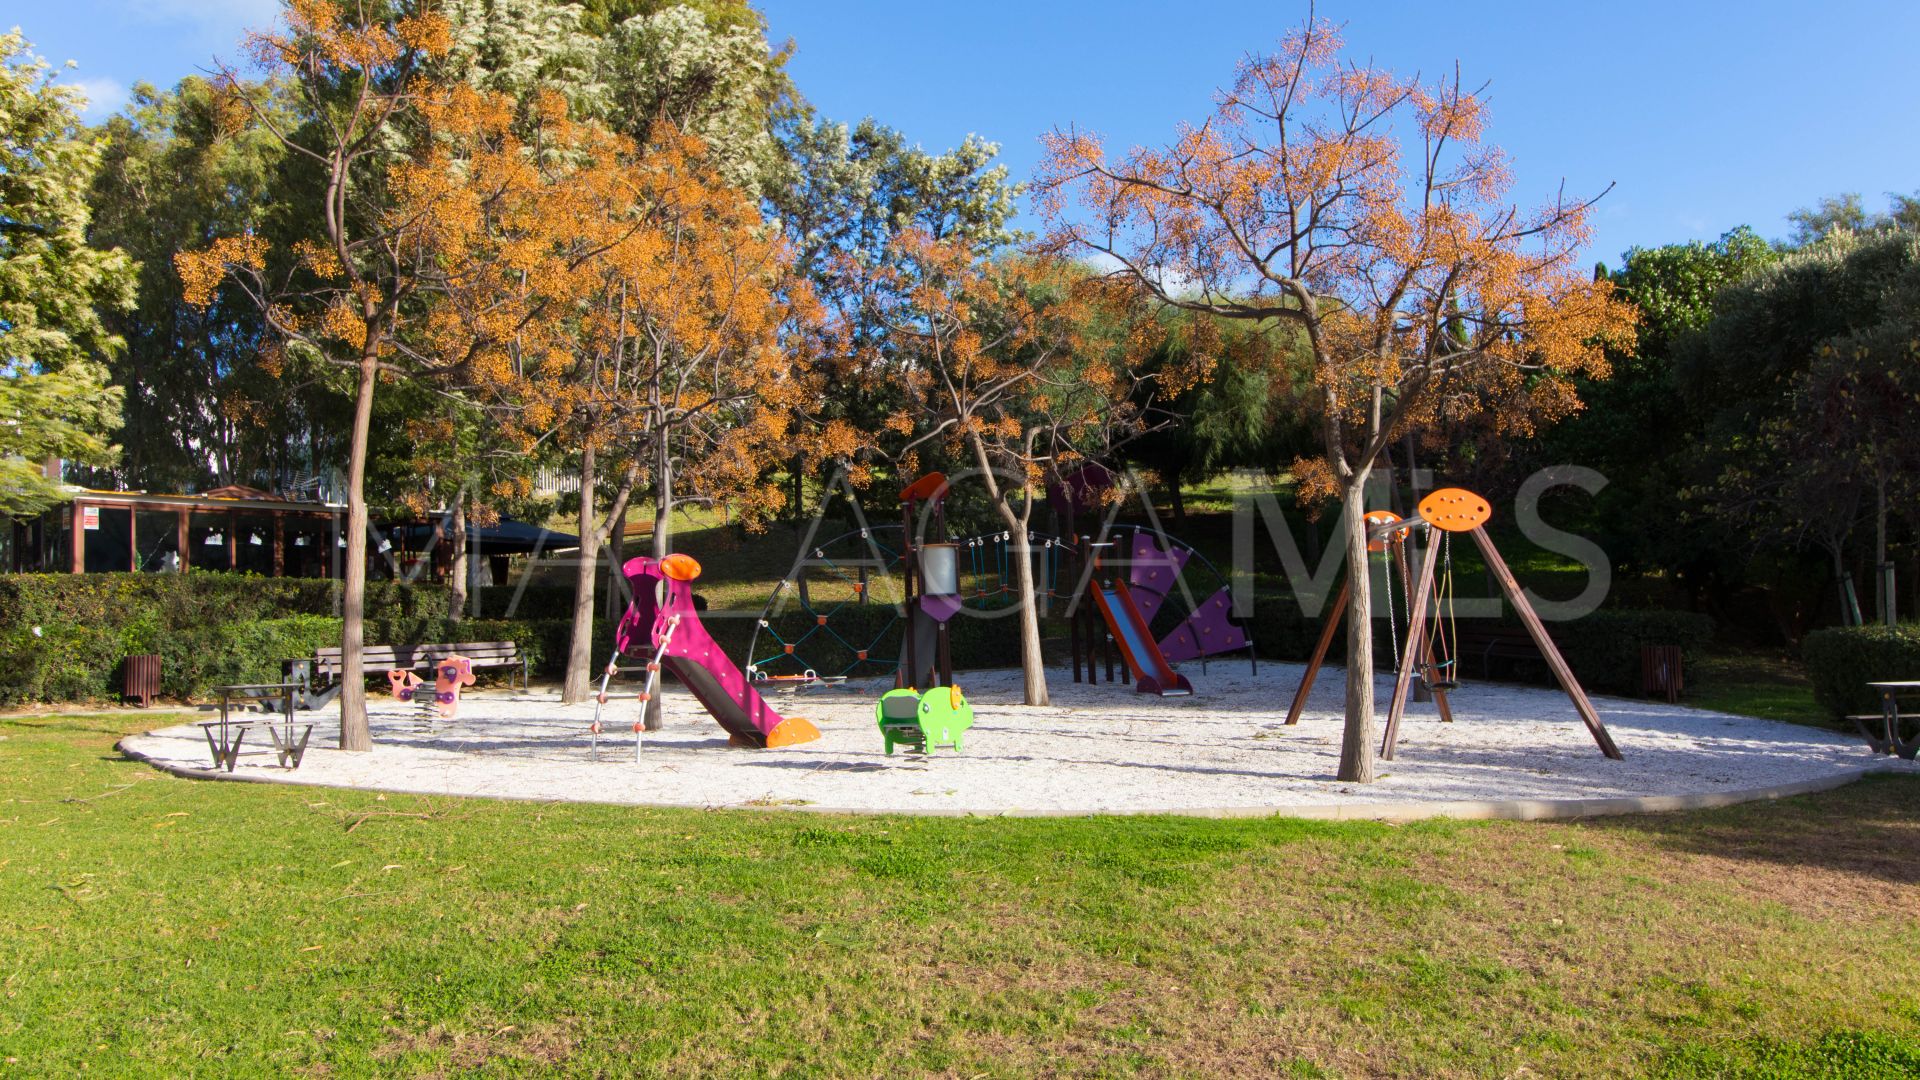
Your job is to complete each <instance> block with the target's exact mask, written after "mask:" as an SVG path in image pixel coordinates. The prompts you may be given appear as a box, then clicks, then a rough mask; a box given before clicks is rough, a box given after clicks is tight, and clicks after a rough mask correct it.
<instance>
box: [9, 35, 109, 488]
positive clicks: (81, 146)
mask: <svg viewBox="0 0 1920 1080" xmlns="http://www.w3.org/2000/svg"><path fill="white" fill-rule="evenodd" d="M81 102H82V98H81V94H80V92H79V91H78V90H76V89H73V88H71V87H65V86H60V85H58V84H56V83H55V82H54V81H53V77H52V76H51V74H50V73H49V71H48V68H47V64H46V62H45V61H43V60H41V59H40V58H38V57H36V56H34V55H33V53H32V51H31V49H30V47H29V46H28V44H27V42H26V41H25V39H24V38H22V37H21V35H20V34H19V33H18V32H17V31H16V32H13V33H8V34H0V163H3V164H0V514H7V515H21V514H32V513H35V512H38V511H39V510H41V509H43V508H45V507H46V506H48V505H50V504H51V503H52V502H54V501H56V500H57V498H58V491H57V489H56V487H55V485H54V483H53V482H52V481H49V480H47V479H46V478H45V477H44V476H43V475H42V472H41V468H40V466H41V463H42V460H43V459H45V458H48V457H62V458H69V459H73V460H76V461H80V462H82V463H86V464H94V465H105V464H108V463H109V462H111V461H112V460H113V456H114V454H115V453H116V452H117V451H116V448H115V447H113V446H112V445H111V443H110V442H109V439H110V437H111V433H112V431H113V429H114V428H115V427H117V426H118V425H117V423H116V421H117V419H118V414H119V404H120V392H119V391H118V390H117V389H114V388H110V387H109V386H108V385H107V382H108V375H107V371H106V367H105V365H104V364H103V363H102V362H101V360H100V358H101V357H102V356H105V355H108V354H111V353H113V352H114V351H116V350H118V349H119V348H120V347H121V344H122V343H121V341H120V339H119V338H117V337H116V336H115V335H114V334H113V333H112V331H111V330H110V329H109V328H108V327H107V326H106V324H105V323H104V322H103V321H102V318H101V313H102V312H103V311H107V310H114V309H124V308H127V307H128V306H130V305H131V304H132V303H133V275H134V267H133V264H132V262H131V260H129V259H128V258H127V256H126V255H125V253H123V252H120V251H102V250H100V249H98V248H96V247H94V246H92V245H91V244H90V243H89V242H88V240H87V223H88V220H89V218H90V216H91V209H90V208H89V206H88V205H87V189H88V185H89V184H90V183H91V182H92V180H93V175H94V172H95V170H96V169H97V168H98V167H99V163H100V146H99V140H98V139H97V138H96V137H95V136H94V135H93V134H92V133H90V132H88V131H86V130H85V129H84V128H83V127H82V126H81V123H80V106H81Z"/></svg>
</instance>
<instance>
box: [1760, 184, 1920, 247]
mask: <svg viewBox="0 0 1920 1080" xmlns="http://www.w3.org/2000/svg"><path fill="white" fill-rule="evenodd" d="M1787 220H1788V221H1790V222H1792V223H1793V235H1792V236H1791V237H1790V238H1789V240H1788V243H1789V244H1790V245H1791V246H1793V247H1806V246H1807V245H1809V244H1812V243H1813V242H1815V241H1817V240H1819V239H1820V238H1821V237H1823V236H1826V235H1827V234H1828V233H1831V232H1834V231H1835V230H1839V229H1844V230H1846V231H1848V232H1870V231H1872V230H1875V229H1906V230H1908V231H1912V230H1915V229H1920V192H1915V193H1913V194H1912V195H1901V194H1899V193H1897V192H1888V193H1887V209H1886V211H1885V212H1884V213H1874V212H1873V211H1870V210H1868V209H1867V207H1866V202H1865V200H1863V199H1861V197H1860V193H1859V192H1857V191H1848V192H1843V193H1841V194H1839V195H1829V196H1827V197H1826V198H1824V199H1821V200H1820V201H1819V202H1818V203H1817V204H1815V205H1813V206H1803V207H1801V208H1800V209H1798V210H1795V211H1793V212H1792V213H1790V214H1788V215H1787Z"/></svg>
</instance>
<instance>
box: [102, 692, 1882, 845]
mask: <svg viewBox="0 0 1920 1080" xmlns="http://www.w3.org/2000/svg"><path fill="white" fill-rule="evenodd" d="M1302 670H1303V668H1302V667H1301V666H1300V665H1298V664H1280V663H1263V664H1261V665H1260V668H1259V672H1258V674H1254V673H1251V672H1250V671H1249V669H1248V666H1247V665H1246V664H1244V663H1238V664H1236V663H1231V662H1222V663H1214V664H1210V665H1208V672H1207V674H1205V675H1201V674H1199V673H1198V672H1197V671H1196V672H1195V674H1194V676H1193V680H1194V683H1195V689H1196V693H1195V695H1194V696H1192V697H1187V698H1181V699H1177V700H1165V699H1160V698H1157V697H1152V696H1148V695H1139V694H1135V693H1133V692H1132V691H1131V690H1130V689H1129V688H1127V687H1125V686H1124V685H1122V686H1115V685H1113V684H1107V683H1102V684H1098V685H1087V684H1084V683H1081V684H1075V683H1072V682H1070V681H1069V680H1068V679H1067V677H1066V673H1065V672H1063V671H1056V672H1054V673H1053V675H1054V678H1053V680H1052V681H1053V682H1054V686H1055V690H1054V704H1053V705H1052V706H1051V707H1045V708H1029V707H1025V706H1021V705H1020V704H1019V700H1020V698H1019V693H1020V684H1019V677H1018V672H1014V671H987V672H968V673H964V674H963V677H962V685H963V687H964V688H965V690H966V693H967V695H968V696H969V698H971V700H972V701H973V703H974V706H975V708H976V710H977V716H976V719H975V721H974V726H973V728H972V730H971V731H969V732H968V733H967V739H966V744H965V747H964V749H963V750H962V751H961V752H958V753H955V752H952V751H950V750H944V749H943V750H939V751H937V752H935V753H933V754H931V755H924V756H923V755H919V754H896V755H894V756H891V757H890V756H888V755H887V754H886V753H884V752H883V750H882V746H881V740H880V738H879V736H878V733H877V732H876V731H875V730H874V719H873V709H874V704H873V701H874V697H875V696H876V695H877V694H878V692H879V689H880V687H864V686H862V687H854V688H851V689H840V690H813V691H800V692H796V693H794V694H791V695H777V696H776V698H775V701H774V706H775V707H776V708H777V709H780V710H781V711H783V712H786V711H788V710H791V712H792V714H795V715H800V716H803V717H805V718H806V719H808V720H810V721H812V722H813V723H814V724H815V725H816V726H817V727H818V728H819V729H820V738H819V739H818V740H816V741H812V742H808V743H805V744H801V745H796V746H790V747H786V748H783V749H780V750H770V751H764V752H749V751H741V750H738V749H733V748H730V747H728V745H727V734H726V732H725V731H724V730H723V729H721V728H720V727H718V726H717V725H716V724H714V722H713V721H712V720H710V719H708V717H707V715H706V713H705V711H704V710H703V709H702V708H701V707H700V705H699V703H698V701H696V700H695V699H694V697H693V696H692V695H691V694H689V693H686V692H683V691H681V690H679V689H678V688H677V687H676V688H674V689H673V690H672V691H671V692H669V693H667V694H666V695H665V698H664V709H665V713H666V726H665V728H664V730H661V731H658V732H650V733H647V734H646V735H645V741H644V745H643V749H642V750H641V752H640V755H639V761H638V763H636V762H635V753H634V746H633V740H632V736H631V733H630V724H629V723H625V722H620V723H608V724H606V725H605V727H606V729H607V730H606V731H605V732H603V734H602V735H601V737H600V740H599V744H598V749H597V752H596V750H595V747H594V742H593V740H592V738H591V736H590V734H589V732H588V730H587V726H588V723H589V722H590V719H591V716H592V713H593V706H592V704H590V703H589V704H585V705H575V706H562V705H560V704H559V702H558V698H557V695H555V694H553V693H551V692H539V691H535V692H532V693H519V692H506V691H498V692H490V693H484V694H480V695H475V696H470V697H467V698H464V699H463V700H462V702H461V711H460V715H459V717H458V718H457V720H455V721H453V722H451V723H448V724H444V725H439V726H437V727H436V729H435V730H431V731H427V730H422V729H421V728H420V726H419V725H418V723H417V722H416V720H415V715H414V710H413V709H412V708H410V707H408V706H403V705H401V704H399V703H397V702H393V701H390V700H382V699H375V704H374V706H373V708H372V711H373V724H374V732H375V737H376V740H377V741H376V749H375V751H374V752H373V753H371V754H349V753H342V752H340V751H337V750H333V749H330V748H328V747H329V746H330V745H331V736H332V732H331V731H330V730H327V729H325V728H324V727H323V728H320V729H317V730H316V731H315V733H314V739H313V741H314V743H315V748H314V749H312V750H309V751H308V754H307V758H306V760H305V762H304V763H303V764H302V765H301V767H300V768H299V769H298V770H297V771H295V772H288V771H286V770H283V769H280V768H278V767H277V766H276V765H275V764H274V759H273V757H272V756H270V755H269V756H265V757H243V758H242V759H241V764H240V766H239V767H238V769H237V770H236V771H235V772H234V773H233V776H235V777H243V778H248V779H260V780H274V781H288V782H296V783H302V784H316V785H324V786H332V787H355V788H366V789H373V790H383V791H398V792H409V793H413V794H422V795H477V796H489V797H496V798H511V799H535V800H542V801H577V802H600V803H629V804H645V805H667V806H692V807H782V808H789V809H809V810H846V811H862V812H872V811H888V812H899V813H910V814H981V815H995V814H1007V815H1054V814H1131V813H1152V812H1168V813H1181V814H1220V815H1254V814H1266V813H1285V814H1294V815H1303V816H1335V817H1338V816H1360V817H1377V818H1416V817H1425V816H1431V815H1452V816H1462V815H1464V816H1514V817H1541V816H1561V815H1568V814H1575V813H1591V812H1620V811H1622V810H1628V809H1674V808H1679V807H1683V806H1689V805H1694V806H1698V805H1712V804H1713V803H1714V802H1715V801H1716V800H1727V799H1728V798H1729V797H1753V795H1755V794H1756V793H1768V794H1774V793H1781V792H1783V791H1785V790H1789V789H1792V790H1811V789H1813V788H1817V787H1821V786H1827V785H1831V784H1835V783H1839V782H1843V781H1845V780H1847V779H1850V778H1852V777H1854V776H1856V775H1858V774H1859V773H1860V772H1862V771H1864V770H1865V769H1867V768H1869V767H1874V766H1876V765H1878V764H1879V763H1880V762H1883V761H1886V760H1887V759H1884V758H1881V757H1879V756H1877V755H1873V754H1870V753H1869V752H1868V751H1867V749H1866V747H1865V746H1864V745H1863V744H1862V743H1861V742H1860V740H1859V739H1857V738H1850V737H1847V736H1844V735H1841V734H1839V733H1837V732H1830V731H1822V730H1819V729H1816V728H1811V727H1806V726H1803V725H1796V724H1784V723H1778V722H1775V721H1769V720H1759V719H1754V718H1750V717H1738V716H1730V715H1726V714H1722V713H1715V712H1708V711H1704V710H1697V709H1688V708H1684V707H1679V706H1669V705H1666V704H1664V703H1655V702H1646V701H1629V700H1623V699H1607V698H1597V699H1596V700H1595V704H1596V706H1597V707H1598V709H1599V711H1600V714H1601V716H1602V717H1603V718H1604V719H1605V721H1606V723H1607V726H1608V729H1609V730H1611V731H1612V732H1613V734H1614V737H1615V739H1616V740H1617V741H1618V742H1619V744H1620V746H1621V749H1622V750H1623V752H1624V754H1625V759H1624V760H1622V761H1610V760H1608V759H1606V758H1605V757H1602V756H1601V755H1600V754H1599V753H1597V752H1596V751H1595V749H1594V746H1593V743H1592V740H1590V739H1589V738H1588V737H1587V734H1586V732H1585V731H1584V730H1582V728H1581V724H1580V721H1579V718H1578V717H1577V716H1576V715H1575V714H1574V710H1573V709H1572V707H1571V706H1569V705H1568V703H1567V701H1566V699H1565V698H1564V697H1562V696H1561V695H1559V694H1558V693H1556V692H1554V691H1551V690H1545V689H1538V688H1533V687H1521V686H1507V685H1478V686H1474V687H1472V688H1471V689H1470V690H1467V691H1463V692H1461V693H1459V694H1457V695H1456V696H1455V709H1456V716H1457V718H1456V719H1455V720H1454V721H1453V722H1452V723H1450V724H1449V723H1442V722H1441V721H1440V720H1439V718H1438V715H1437V713H1436V711H1435V710H1434V708H1433V707H1432V706H1431V705H1413V706H1411V707H1410V708H1409V711H1408V715H1407V719H1406V722H1405V726H1404V728H1403V730H1402V733H1401V741H1400V749H1399V754H1398V758H1397V760H1396V761H1395V762H1393V763H1391V765H1389V766H1387V767H1385V768H1384V770H1383V775H1382V776H1381V778H1380V779H1379V780H1378V781H1377V782H1375V783H1374V784H1372V785H1369V786H1364V787H1362V786H1356V785H1350V784H1343V783H1339V782H1337V781H1336V780H1335V779H1334V768H1335V764H1336V761H1337V758H1338V755H1339V749H1340V712H1339V710H1340V703H1339V691H1340V687H1341V685H1342V682H1341V679H1340V677H1339V674H1340V673H1338V672H1337V671H1330V672H1328V673H1327V674H1326V675H1325V676H1324V677H1323V678H1322V679H1321V680H1320V681H1319V683H1318V685H1317V686H1316V688H1315V691H1314V693H1313V695H1312V696H1311V697H1310V699H1309V702H1308V707H1307V710H1306V712H1305V713H1304V714H1303V716H1302V718H1301V720H1300V722H1299V723H1298V724H1297V725H1295V726H1292V727H1289V726H1287V725H1286V723H1285V720H1286V707H1287V703H1288V701H1289V699H1290V698H1291V696H1292V693H1293V689H1294V687H1295V686H1296V685H1297V684H1298V682H1299V679H1300V675H1301V672H1302ZM1387 686H1388V681H1387V680H1386V679H1384V678H1383V679H1382V680H1381V691H1382V693H1381V696H1382V698H1384V697H1385V696H1386V695H1385V691H1386V689H1387ZM859 691H866V692H859ZM614 706H618V708H617V709H616V708H614ZM636 711H637V705H636V703H635V702H634V701H632V700H631V699H628V700H625V701H616V702H614V703H612V705H610V707H609V710H608V715H609V717H610V718H611V717H613V716H616V715H617V717H618V719H619V720H621V721H629V720H631V718H632V717H633V716H634V715H635V714H636ZM324 722H325V721H324V719H323V720H322V723H324ZM121 745H122V748H123V749H125V750H126V751H127V752H128V753H130V754H133V755H136V756H138V757H141V758H145V759H146V760H148V761H151V762H153V763H154V764H156V765H159V766H162V767H164V768H167V769H169V770H172V771H176V772H182V773H190V774H194V775H218V776H222V777H225V776H227V775H228V774H226V773H224V772H216V771H215V770H212V769H210V768H209V767H208V759H207V748H206V743H205V741H204V740H203V739H202V737H201V732H200V730H199V728H198V727H197V726H195V725H193V724H187V725H183V726H179V727H172V728H165V729H162V730H159V731H156V732H154V733H152V734H149V735H138V736H133V737H130V738H128V739H126V740H124V741H123V742H122V744H121ZM596 753H597V757H598V760H595V755H596ZM1898 764H1899V765H1900V766H1902V767H1910V766H1907V763H1898ZM1596 800H1598V801H1597V802H1596ZM1614 800H1617V801H1614Z"/></svg>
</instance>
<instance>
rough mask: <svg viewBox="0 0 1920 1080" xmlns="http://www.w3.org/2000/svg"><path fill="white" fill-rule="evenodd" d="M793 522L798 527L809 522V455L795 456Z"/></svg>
mask: <svg viewBox="0 0 1920 1080" xmlns="http://www.w3.org/2000/svg"><path fill="white" fill-rule="evenodd" d="M793 520H794V524H796V525H805V524H806V520H807V455H805V454H795V455H794V456H793Z"/></svg>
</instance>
